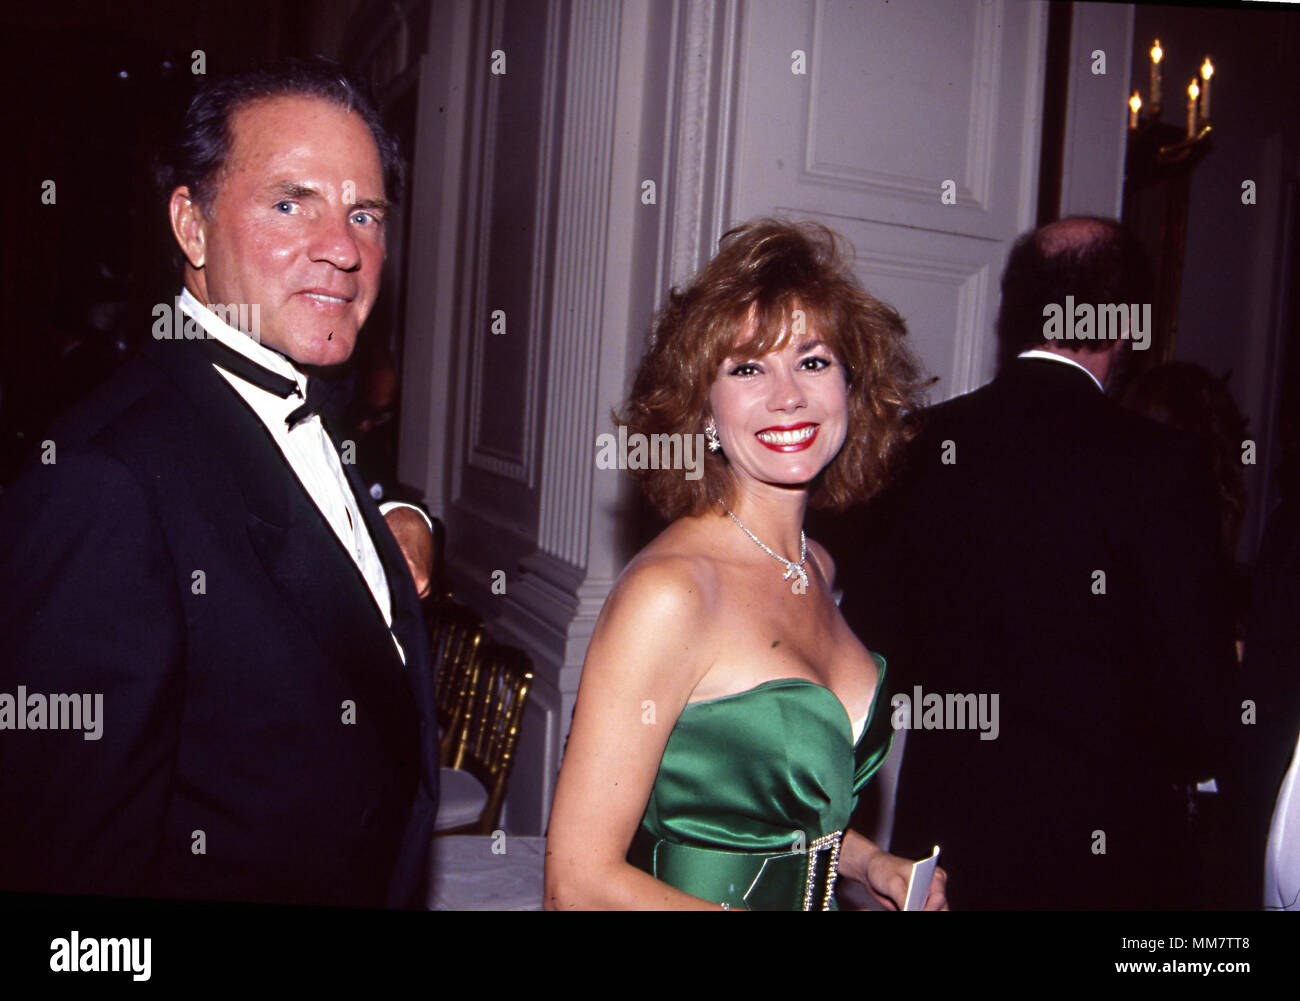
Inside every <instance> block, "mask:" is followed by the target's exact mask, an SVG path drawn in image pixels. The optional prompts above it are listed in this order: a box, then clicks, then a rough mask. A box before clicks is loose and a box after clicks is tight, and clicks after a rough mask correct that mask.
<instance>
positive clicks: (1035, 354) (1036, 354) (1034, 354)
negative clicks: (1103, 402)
mask: <svg viewBox="0 0 1300 1001" xmlns="http://www.w3.org/2000/svg"><path fill="white" fill-rule="evenodd" d="M1016 357H1017V358H1032V359H1038V360H1041V361H1055V362H1060V363H1061V364H1062V365H1073V366H1074V367H1075V368H1077V369H1078V370H1079V371H1080V372H1082V373H1084V374H1085V375H1086V376H1087V377H1088V378H1089V379H1091V380H1092V382H1093V385H1095V386H1096V387H1097V388H1098V389H1099V390H1101V392H1102V393H1105V392H1106V387H1105V386H1103V385H1102V384H1101V381H1100V380H1099V379H1098V378H1097V377H1096V376H1095V375H1093V374H1092V373H1091V372H1089V371H1088V370H1087V368H1085V367H1084V366H1082V365H1080V364H1079V363H1078V362H1077V361H1075V360H1074V359H1073V358H1067V357H1066V356H1065V355H1058V354H1057V353H1056V352H1054V351H1040V350H1039V349H1038V348H1031V349H1030V350H1028V351H1021V352H1020V354H1018V355H1016Z"/></svg>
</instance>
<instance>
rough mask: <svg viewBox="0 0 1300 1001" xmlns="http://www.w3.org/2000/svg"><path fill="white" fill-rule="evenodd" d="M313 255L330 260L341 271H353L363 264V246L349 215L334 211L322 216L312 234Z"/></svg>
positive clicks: (314, 257)
mask: <svg viewBox="0 0 1300 1001" xmlns="http://www.w3.org/2000/svg"><path fill="white" fill-rule="evenodd" d="M311 257H312V260H315V261H329V263H330V264H333V265H334V266H335V267H336V268H338V269H339V270H340V271H352V270H354V269H356V268H357V267H358V266H359V265H360V264H361V247H360V245H359V244H358V243H357V239H356V235H355V234H354V233H353V231H352V226H351V223H349V222H348V220H347V217H346V216H345V217H343V218H341V219H340V218H338V217H337V216H336V215H334V214H333V213H327V214H326V215H324V216H322V217H321V218H320V219H319V220H318V222H317V224H316V228H315V232H313V234H312V246H311Z"/></svg>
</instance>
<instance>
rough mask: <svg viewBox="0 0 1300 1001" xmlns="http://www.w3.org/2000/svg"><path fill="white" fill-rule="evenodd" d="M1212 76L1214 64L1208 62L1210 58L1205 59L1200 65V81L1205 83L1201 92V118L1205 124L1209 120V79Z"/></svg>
mask: <svg viewBox="0 0 1300 1001" xmlns="http://www.w3.org/2000/svg"><path fill="white" fill-rule="evenodd" d="M1212 76H1214V63H1212V62H1210V57H1209V56H1206V57H1205V62H1203V63H1201V79H1202V80H1204V81H1205V86H1204V87H1203V88H1202V90H1201V117H1202V118H1204V119H1205V120H1206V121H1207V122H1208V121H1209V120H1210V77H1212Z"/></svg>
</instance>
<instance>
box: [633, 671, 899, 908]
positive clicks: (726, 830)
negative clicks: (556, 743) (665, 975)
mask: <svg viewBox="0 0 1300 1001" xmlns="http://www.w3.org/2000/svg"><path fill="white" fill-rule="evenodd" d="M873 656H874V657H875V658H876V663H877V664H878V665H879V667H880V678H879V681H878V682H877V685H876V693H875V695H874V696H873V698H872V702H871V708H870V710H869V711H868V714H867V722H866V726H865V728H864V729H863V731H862V735H861V737H860V738H859V739H858V742H857V745H856V747H855V746H854V743H853V729H852V724H851V723H850V721H849V717H848V714H847V713H846V712H845V711H844V706H843V704H841V702H840V700H839V699H838V698H837V697H836V695H835V693H834V692H832V691H831V690H830V689H829V688H825V687H823V686H821V685H819V684H817V683H815V682H812V681H808V680H807V679H804V678H780V679H777V680H775V681H767V682H764V683H763V684H761V685H758V686H757V687H755V688H750V689H748V690H746V691H743V692H738V693H737V694H735V695H726V696H723V697H722V698H719V699H711V700H709V701H707V702H692V703H689V704H688V705H687V706H686V708H685V709H684V710H683V711H682V714H681V716H680V717H678V720H677V725H676V726H674V727H673V732H672V733H671V734H670V735H669V737H668V744H667V746H666V747H665V748H664V755H663V759H662V760H661V761H660V763H659V773H658V775H657V776H656V777H655V784H654V788H653V789H652V790H651V792H650V801H649V803H647V804H646V811H645V816H644V817H642V818H641V826H640V828H639V829H638V831H637V835H636V838H635V839H634V841H633V843H632V847H631V849H630V850H629V852H628V861H629V862H631V863H632V864H633V865H636V866H638V867H639V868H641V869H644V870H645V871H646V872H648V873H650V874H651V875H653V876H656V877H657V878H659V879H662V880H664V881H665V882H666V883H669V884H671V885H672V886H675V887H677V888H678V889H680V890H684V891H686V892H687V893H690V894H693V895H695V896H697V897H702V898H704V899H705V900H713V901H717V902H718V903H724V902H725V903H727V904H728V905H730V906H731V907H736V908H741V907H747V908H750V909H753V910H759V909H763V910H767V909H799V908H804V907H805V906H806V904H807V903H808V901H809V900H811V903H812V906H813V907H814V908H820V907H821V906H822V905H823V903H824V902H827V901H829V900H830V895H829V894H828V893H827V888H826V881H827V874H828V870H829V857H830V855H831V843H833V842H835V840H836V839H835V838H834V837H827V836H828V835H834V834H835V833H836V832H840V831H843V830H844V828H845V826H846V825H847V824H848V822H849V816H850V815H851V814H852V813H853V807H854V806H855V804H856V803H857V797H858V793H859V792H861V790H862V788H863V787H864V786H865V785H866V784H867V782H868V780H869V779H870V778H871V776H872V775H873V774H875V772H876V769H877V768H879V767H880V764H881V762H882V761H884V759H885V755H886V754H888V753H889V746H890V743H891V741H892V739H893V730H892V729H891V728H890V725H889V712H888V709H887V708H882V705H881V703H882V702H883V703H885V704H886V706H887V704H888V701H889V700H888V698H887V697H886V696H885V695H884V693H885V660H884V658H883V657H881V656H880V655H879V654H873ZM818 839H822V841H823V842H825V844H819V843H818ZM809 849H813V852H812V854H811V855H810V854H809ZM834 850H835V851H838V844H837V843H836V844H835V845H834ZM810 861H811V865H810ZM832 906H833V902H832Z"/></svg>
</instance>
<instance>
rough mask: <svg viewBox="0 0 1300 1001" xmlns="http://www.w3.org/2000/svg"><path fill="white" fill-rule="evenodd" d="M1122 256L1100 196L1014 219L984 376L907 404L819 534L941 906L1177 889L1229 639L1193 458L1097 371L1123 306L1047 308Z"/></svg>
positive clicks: (1115, 281) (1128, 338)
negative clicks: (883, 678)
mask: <svg viewBox="0 0 1300 1001" xmlns="http://www.w3.org/2000/svg"><path fill="white" fill-rule="evenodd" d="M1142 270H1143V267H1142V262H1141V255H1140V252H1138V250H1137V248H1136V244H1135V243H1134V242H1133V240H1132V238H1131V237H1130V236H1129V235H1128V234H1127V233H1125V232H1124V231H1123V230H1122V229H1121V228H1120V227H1119V226H1118V225H1117V224H1116V223H1114V222H1110V221H1106V220H1100V219H1086V218H1070V219H1066V220H1062V221H1060V222H1057V223H1053V224H1051V225H1049V226H1046V227H1043V228H1042V229H1039V230H1037V231H1035V232H1033V233H1030V234H1027V235H1025V236H1023V237H1021V238H1020V240H1019V241H1018V242H1017V243H1016V244H1015V246H1014V247H1013V249H1012V251H1011V254H1010V258H1009V261H1008V264H1007V268H1006V272H1005V274H1004V276H1003V279H1002V302H1001V308H1000V312H999V317H998V334H999V340H1000V342H1001V347H1002V351H1003V358H1004V359H1005V360H1004V363H1003V365H1002V367H1001V369H1000V371H999V374H998V376H997V378H996V379H995V380H994V381H993V382H992V383H990V384H989V385H986V386H984V387H983V388H981V389H978V390H976V391H975V392H972V393H969V394H967V395H965V396H961V397H958V398H956V399H953V400H950V401H948V402H947V403H944V404H942V405H940V406H937V407H933V408H931V409H930V410H929V411H927V412H926V413H925V414H924V415H923V420H922V422H921V423H922V431H921V433H920V435H919V437H918V438H917V439H916V440H915V441H914V442H913V447H912V449H911V450H910V452H909V455H908V459H907V462H906V464H905V468H904V470H903V472H902V473H901V474H900V476H899V477H898V479H897V480H896V482H895V484H894V485H893V487H891V488H890V489H889V490H888V491H887V492H886V493H885V495H883V496H882V497H881V498H879V499H878V503H876V504H875V505H874V507H873V508H872V509H869V510H868V512H867V513H865V514H861V515H859V516H858V517H857V519H856V520H857V522H858V524H857V529H858V530H860V531H861V532H862V533H863V534H864V535H865V536H866V541H865V542H864V543H862V545H861V548H860V549H858V550H857V551H853V552H849V551H847V550H846V551H844V552H842V553H841V554H840V555H839V560H838V564H839V567H840V568H841V571H842V573H845V574H846V576H848V577H849V579H848V580H846V581H845V584H844V594H845V597H844V606H845V615H846V617H847V618H848V620H849V622H850V624H851V625H852V626H854V627H855V629H856V630H857V631H858V633H859V635H860V636H861V637H862V638H863V641H864V642H866V643H867V644H868V645H869V646H870V647H872V648H873V649H877V650H879V651H880V652H882V653H883V654H884V655H885V656H886V657H887V658H888V660H889V663H890V679H889V680H890V690H891V692H893V693H894V703H893V706H892V708H893V711H894V723H895V726H896V727H902V726H908V727H909V732H908V734H907V743H906V750H905V752H904V755H903V762H902V769H901V773H900V778H899V786H898V794H897V804H896V813H895V826H894V836H893V841H892V848H891V850H892V851H895V852H898V853H900V854H909V853H910V854H912V855H913V856H915V857H920V856H922V855H928V854H929V853H930V850H931V847H932V846H933V845H935V844H938V845H939V846H940V847H941V848H942V850H943V853H944V860H945V867H946V868H947V869H948V871H949V872H950V873H951V874H952V883H951V886H952V893H951V897H952V900H953V902H954V906H966V907H972V908H1068V909H1074V908H1136V907H1157V908H1160V907H1178V906H1183V905H1188V904H1192V903H1195V901H1196V899H1197V891H1196V889H1195V883H1196V875H1197V874H1196V872H1195V867H1194V865H1193V864H1192V861H1191V845H1190V843H1189V838H1188V834H1187V816H1186V799H1187V789H1188V788H1189V786H1194V785H1195V783H1196V782H1197V781H1198V780H1204V779H1208V778H1209V777H1211V776H1212V775H1213V774H1214V773H1215V770H1216V768H1217V766H1218V763H1219V758H1218V754H1219V753H1220V743H1219V741H1220V736H1221V733H1222V730H1221V726H1220V722H1219V721H1220V719H1221V717H1220V713H1222V711H1223V703H1222V701H1221V695H1222V689H1221V685H1222V684H1223V682H1224V680H1225V679H1224V677H1223V672H1224V671H1226V670H1227V669H1228V667H1229V666H1230V664H1231V651H1232V642H1231V627H1230V620H1229V611H1230V606H1229V602H1228V600H1227V595H1226V593H1225V592H1224V585H1225V580H1226V575H1225V574H1224V572H1223V568H1222V567H1221V565H1220V561H1219V546H1218V544H1217V540H1218V534H1217V533H1218V519H1217V514H1216V508H1215V502H1214V493H1213V486H1212V482H1211V477H1210V473H1209V464H1208V460H1207V458H1206V457H1205V456H1203V455H1202V454H1201V453H1200V452H1199V450H1198V447H1197V446H1196V445H1195V443H1193V442H1192V441H1191V440H1190V439H1186V438H1184V437H1182V436H1181V435H1180V434H1179V433H1176V432H1173V431H1171V430H1169V429H1166V428H1163V427H1161V426H1158V425H1156V424H1154V423H1152V422H1149V421H1146V420H1145V419H1143V418H1140V417H1137V416H1134V415H1132V414H1129V413H1127V412H1125V411H1123V410H1121V409H1120V408H1119V407H1118V406H1117V405H1115V404H1114V403H1113V402H1112V401H1111V400H1109V399H1108V398H1107V396H1106V394H1105V391H1104V387H1105V385H1106V383H1107V382H1108V380H1110V379H1111V378H1113V377H1114V375H1115V373H1116V371H1117V369H1118V367H1119V365H1120V364H1121V361H1122V359H1123V357H1124V352H1125V351H1127V350H1128V349H1129V345H1130V344H1138V343H1140V342H1139V341H1137V340H1136V335H1137V334H1138V332H1139V331H1138V329H1137V326H1136V325H1135V326H1134V328H1133V329H1132V330H1130V327H1129V321H1131V320H1137V321H1138V323H1141V316H1142V314H1141V312H1140V311H1139V312H1136V313H1129V312H1128V311H1127V310H1126V311H1125V316H1126V319H1125V322H1124V324H1123V325H1122V327H1120V328H1112V329H1111V330H1110V331H1109V333H1110V334H1111V335H1112V336H1111V338H1110V339H1106V340H1080V339H1073V340H1067V339H1061V338H1060V336H1059V335H1060V334H1061V333H1062V332H1064V331H1066V330H1068V329H1070V328H1068V327H1066V326H1065V325H1064V324H1061V323H1055V324H1053V323H1052V322H1051V321H1052V320H1053V318H1057V319H1059V318H1060V315H1061V314H1060V313H1058V312H1057V310H1065V309H1069V308H1070V306H1069V305H1067V296H1069V297H1072V302H1073V303H1074V304H1076V305H1075V307H1074V308H1075V309H1077V305H1078V304H1085V303H1086V304H1089V305H1090V306H1091V307H1093V308H1094V309H1095V308H1096V307H1098V306H1100V305H1103V304H1116V305H1118V304H1130V305H1136V304H1140V303H1142V302H1144V301H1146V302H1149V299H1148V298H1147V295H1148V293H1147V292H1146V291H1145V289H1144V287H1143V286H1144V283H1143V282H1142V281H1141V280H1140V275H1141V273H1142ZM1096 315H1097V316H1100V315H1101V314H1100V312H1098V313H1097V314H1096ZM1110 315H1111V316H1115V315H1117V314H1116V313H1113V312H1112V313H1111V314H1110ZM1149 330H1150V328H1149V326H1147V327H1146V330H1145V331H1142V333H1143V335H1144V336H1145V335H1146V334H1148V333H1149ZM1092 331H1093V333H1094V335H1095V334H1096V333H1098V332H1099V329H1098V325H1097V324H1096V323H1094V326H1093V327H1092ZM1100 332H1101V333H1106V331H1105V330H1101V331H1100ZM1147 343H1149V341H1148V342H1147ZM904 696H905V698H904ZM969 696H974V699H971V698H969ZM977 706H978V707H979V711H978V714H977V712H976V707H977Z"/></svg>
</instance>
